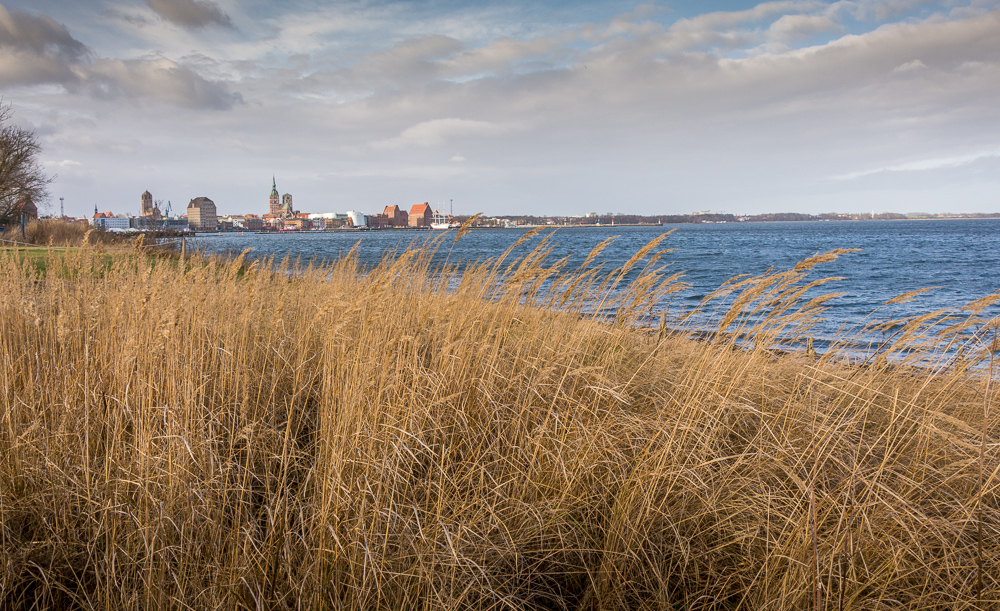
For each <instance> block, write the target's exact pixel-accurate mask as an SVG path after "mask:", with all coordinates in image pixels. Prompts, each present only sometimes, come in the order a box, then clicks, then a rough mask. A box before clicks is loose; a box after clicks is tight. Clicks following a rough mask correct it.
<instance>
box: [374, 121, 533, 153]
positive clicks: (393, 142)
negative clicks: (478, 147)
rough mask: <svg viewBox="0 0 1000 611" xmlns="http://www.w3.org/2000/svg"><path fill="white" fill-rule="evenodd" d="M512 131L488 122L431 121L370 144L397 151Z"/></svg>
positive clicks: (506, 126) (508, 126)
mask: <svg viewBox="0 0 1000 611" xmlns="http://www.w3.org/2000/svg"><path fill="white" fill-rule="evenodd" d="M512 129H513V126H511V125H499V124H496V123H490V122H488V121H473V120H470V119H454V118H449V119H433V120H431V121H424V122H423V123H418V124H417V125H414V126H412V127H408V128H407V129H405V130H403V132H402V133H400V134H399V136H397V137H396V138H391V139H389V140H382V141H379V142H376V143H374V144H372V147H373V148H376V149H397V148H402V147H406V146H423V147H429V146H437V145H439V144H444V143H445V142H447V141H451V140H456V139H469V138H473V139H475V138H488V137H492V136H498V135H500V134H503V133H506V132H509V131H511V130H512Z"/></svg>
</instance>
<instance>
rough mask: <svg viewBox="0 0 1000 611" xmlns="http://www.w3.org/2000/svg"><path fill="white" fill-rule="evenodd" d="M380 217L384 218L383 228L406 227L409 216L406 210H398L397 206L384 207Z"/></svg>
mask: <svg viewBox="0 0 1000 611" xmlns="http://www.w3.org/2000/svg"><path fill="white" fill-rule="evenodd" d="M382 216H384V217H385V227H406V225H407V217H408V216H409V215H407V214H406V210H400V209H399V206H386V207H385V210H384V211H383V212H382Z"/></svg>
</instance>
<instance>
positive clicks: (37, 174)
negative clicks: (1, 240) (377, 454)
mask: <svg viewBox="0 0 1000 611" xmlns="http://www.w3.org/2000/svg"><path fill="white" fill-rule="evenodd" d="M13 114H14V113H13V111H12V110H11V105H10V104H4V103H3V100H2V99H0V225H6V224H10V223H14V222H17V221H18V220H19V218H20V213H21V205H22V203H24V202H31V203H33V204H34V205H35V206H38V205H39V204H40V203H42V202H44V201H45V200H47V199H48V197H49V192H48V186H49V184H50V183H51V182H52V178H51V177H49V176H46V175H45V173H44V172H43V171H42V165H41V163H39V161H38V155H39V154H40V153H41V152H42V147H41V145H40V144H39V143H38V139H37V138H36V137H35V132H34V131H33V130H30V129H24V128H22V127H18V126H16V125H11V124H10V119H11V117H12V116H13Z"/></svg>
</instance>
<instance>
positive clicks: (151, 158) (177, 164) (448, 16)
mask: <svg viewBox="0 0 1000 611" xmlns="http://www.w3.org/2000/svg"><path fill="white" fill-rule="evenodd" d="M998 76H1000V2H997V1H994V0H967V1H955V2H920V1H916V0H913V1H911V0H857V1H838V2H821V1H816V0H791V1H784V2H769V3H755V2H740V1H736V0H731V1H725V2H722V1H713V2H702V3H690V2H672V3H671V2H663V3H656V4H637V3H625V2H612V3H597V2H591V3H583V4H572V5H570V4H568V3H562V2H545V3H531V4H529V3H520V4H517V3H515V4H510V5H506V6H504V7H496V6H491V5H488V4H485V3H475V2H438V3H420V2H366V3H351V2H342V3H336V4H329V3H321V2H315V1H310V0H301V1H299V2H296V3H288V4H286V3H283V4H282V5H281V6H274V5H273V4H271V3H266V2H263V1H259V0H253V1H238V0H216V1H209V0H145V1H144V0H81V1H79V2H74V3H66V2H60V1H57V0H33V1H31V2H28V1H27V0H16V1H9V0H6V1H4V2H2V3H0V86H2V87H3V91H4V94H3V95H4V101H5V102H9V103H11V104H12V105H13V109H14V112H15V115H14V121H15V122H16V123H18V124H20V125H23V126H26V127H29V128H33V129H35V131H36V133H37V135H38V137H39V140H40V141H41V143H42V146H43V155H42V160H43V162H44V164H45V169H46V171H48V172H49V173H53V174H58V178H57V180H56V182H55V183H54V184H53V185H52V188H51V194H52V200H51V201H50V202H49V206H48V210H49V211H50V212H51V211H57V210H58V207H59V206H58V203H59V198H60V197H63V198H65V207H66V213H67V214H69V215H75V216H83V215H87V214H88V211H89V210H91V209H92V208H93V206H94V205H95V204H97V205H98V206H99V207H100V208H101V209H102V210H105V209H115V210H121V211H122V212H131V211H132V210H133V209H135V208H137V205H136V203H135V200H136V197H135V194H136V193H141V192H142V191H143V190H145V189H149V190H150V191H151V192H153V193H155V194H156V197H157V198H158V199H163V200H164V201H166V200H172V201H173V202H175V203H174V208H175V210H176V209H177V208H179V204H178V202H187V201H188V200H189V199H191V198H192V197H197V196H201V195H208V196H209V197H211V198H212V199H213V200H214V201H215V202H216V205H217V206H218V209H219V214H242V213H247V212H252V213H255V214H260V213H261V212H260V211H261V210H262V208H264V209H266V204H267V196H266V192H265V191H264V189H266V187H267V186H266V185H265V186H264V187H263V188H262V187H261V184H262V183H263V182H264V181H262V180H261V177H271V176H272V175H273V174H276V175H277V176H279V177H284V178H283V181H284V182H283V185H284V186H283V191H287V192H289V193H294V194H295V201H296V207H297V208H300V209H302V210H304V211H309V212H312V211H315V212H326V211H338V210H339V211H343V210H365V211H372V212H375V211H378V210H381V209H383V208H384V207H385V206H392V205H399V206H400V207H404V206H405V207H407V208H408V207H409V206H410V205H413V204H416V203H419V202H424V201H429V202H432V204H433V203H434V202H443V201H448V200H450V199H454V200H455V202H456V206H457V207H458V210H457V212H458V211H460V213H462V214H471V213H474V212H480V211H482V212H484V213H486V214H487V215H504V214H511V215H518V214H547V215H578V214H585V213H587V212H591V211H597V212H599V213H605V212H614V213H619V212H621V213H627V214H642V215H654V214H688V213H690V212H692V211H695V210H703V209H711V210H718V211H725V212H729V213H733V214H756V213H762V212H802V213H807V214H817V213H822V212H830V211H838V212H861V211H869V210H872V209H874V210H876V211H879V212H901V213H905V212H918V211H926V212H947V211H963V212H996V211H1000V171H998V170H1000V104H997V103H996V102H997V100H998V99H1000V78H998ZM262 192H264V195H263V196H262V195H261V193H262ZM262 201H263V202H264V203H263V204H261V202H262ZM53 202H54V203H53Z"/></svg>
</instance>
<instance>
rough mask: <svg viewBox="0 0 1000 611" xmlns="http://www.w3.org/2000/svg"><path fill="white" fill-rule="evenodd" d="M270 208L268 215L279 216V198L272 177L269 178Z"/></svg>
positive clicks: (276, 186)
mask: <svg viewBox="0 0 1000 611" xmlns="http://www.w3.org/2000/svg"><path fill="white" fill-rule="evenodd" d="M270 203H271V208H270V210H269V213H270V214H281V196H280V195H278V185H277V184H275V182H274V176H272V177H271V202H270Z"/></svg>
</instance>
